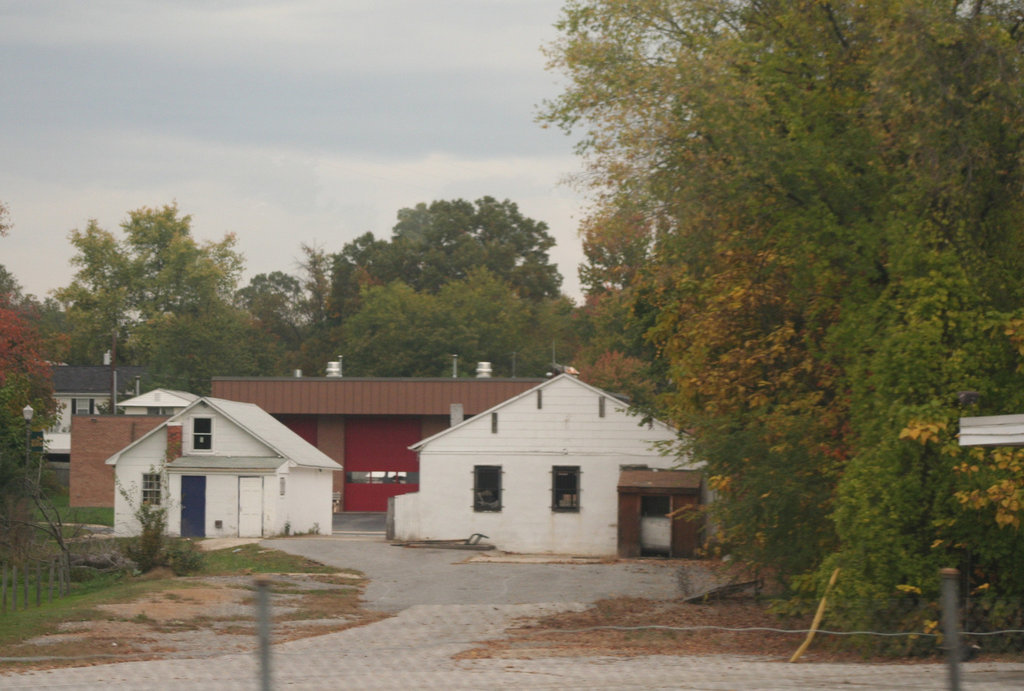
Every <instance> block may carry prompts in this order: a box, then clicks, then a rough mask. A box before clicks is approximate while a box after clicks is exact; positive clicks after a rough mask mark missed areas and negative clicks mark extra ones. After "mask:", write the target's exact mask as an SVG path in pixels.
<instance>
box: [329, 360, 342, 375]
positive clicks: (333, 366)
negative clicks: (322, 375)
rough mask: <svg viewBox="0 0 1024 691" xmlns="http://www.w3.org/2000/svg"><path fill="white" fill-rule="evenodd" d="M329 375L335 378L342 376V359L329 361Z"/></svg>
mask: <svg viewBox="0 0 1024 691" xmlns="http://www.w3.org/2000/svg"><path fill="white" fill-rule="evenodd" d="M327 376H328V377H335V378H336V377H340V376H341V361H338V362H333V361H332V362H328V363H327Z"/></svg>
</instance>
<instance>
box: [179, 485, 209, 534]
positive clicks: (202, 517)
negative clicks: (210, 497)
mask: <svg viewBox="0 0 1024 691" xmlns="http://www.w3.org/2000/svg"><path fill="white" fill-rule="evenodd" d="M181 536H182V537H206V476H205V475H182V476H181Z"/></svg>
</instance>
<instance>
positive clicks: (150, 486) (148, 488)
mask: <svg viewBox="0 0 1024 691" xmlns="http://www.w3.org/2000/svg"><path fill="white" fill-rule="evenodd" d="M142 503H143V504H149V505H150V506H160V474H159V473H143V475H142Z"/></svg>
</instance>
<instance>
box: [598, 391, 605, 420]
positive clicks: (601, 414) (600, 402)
mask: <svg viewBox="0 0 1024 691" xmlns="http://www.w3.org/2000/svg"><path fill="white" fill-rule="evenodd" d="M597 416H598V417H604V396H601V397H600V398H599V399H597Z"/></svg>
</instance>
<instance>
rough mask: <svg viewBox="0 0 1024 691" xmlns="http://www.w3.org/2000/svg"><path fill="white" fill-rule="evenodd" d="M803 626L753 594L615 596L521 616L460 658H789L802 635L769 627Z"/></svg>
mask: <svg viewBox="0 0 1024 691" xmlns="http://www.w3.org/2000/svg"><path fill="white" fill-rule="evenodd" d="M801 624H802V622H792V621H788V622H786V623H785V624H780V622H779V620H778V619H777V618H776V617H775V616H774V615H772V614H771V613H769V612H768V611H767V608H766V607H765V605H763V604H760V603H758V602H756V601H753V600H750V599H745V600H743V601H736V602H724V601H723V602H714V603H704V604H694V603H684V602H682V601H671V602H659V601H652V600H643V599H639V598H616V599H612V600H602V601H600V602H597V603H595V604H594V606H592V607H590V608H589V609H587V610H584V611H582V612H569V613H561V614H558V615H555V616H551V617H546V618H544V619H540V620H533V621H529V620H524V621H521V622H519V623H518V624H517V625H516V626H515V627H514V628H512V629H510V630H509V635H508V638H507V639H504V640H497V641H489V642H487V643H486V644H484V645H483V646H481V647H479V648H476V649H474V650H471V651H467V652H465V653H463V654H462V655H461V656H460V657H464V658H479V657H514V658H533V657H562V656H575V655H594V656H604V655H611V656H618V657H636V656H643V655H717V654H729V655H738V654H739V655H742V654H748V655H758V656H762V657H764V656H767V657H779V658H782V657H787V658H788V656H790V655H792V653H793V651H794V650H796V648H797V647H798V646H799V645H800V643H801V641H802V640H803V636H798V635H794V634H784V633H777V632H773V631H770V629H777V628H793V629H795V628H801ZM740 629H754V630H749V631H743V630H740Z"/></svg>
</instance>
